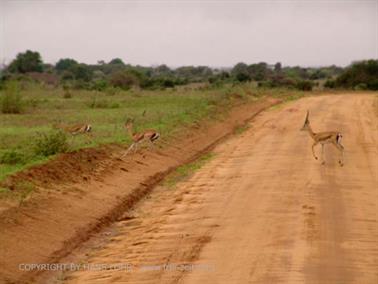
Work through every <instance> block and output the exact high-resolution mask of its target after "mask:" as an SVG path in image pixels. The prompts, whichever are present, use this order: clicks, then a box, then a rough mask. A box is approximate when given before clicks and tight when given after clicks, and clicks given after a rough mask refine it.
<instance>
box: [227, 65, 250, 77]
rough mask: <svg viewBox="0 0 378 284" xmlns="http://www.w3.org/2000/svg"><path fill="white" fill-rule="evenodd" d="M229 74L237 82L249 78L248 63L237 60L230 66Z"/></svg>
mask: <svg viewBox="0 0 378 284" xmlns="http://www.w3.org/2000/svg"><path fill="white" fill-rule="evenodd" d="M231 74H232V75H233V76H234V77H235V78H236V80H238V81H239V82H244V81H250V80H251V76H250V75H249V72H248V65H247V64H245V63H243V62H239V63H238V64H236V65H235V66H234V68H232V70H231Z"/></svg>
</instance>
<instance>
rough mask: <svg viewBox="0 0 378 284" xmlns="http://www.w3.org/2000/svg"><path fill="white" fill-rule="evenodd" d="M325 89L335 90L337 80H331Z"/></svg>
mask: <svg viewBox="0 0 378 284" xmlns="http://www.w3.org/2000/svg"><path fill="white" fill-rule="evenodd" d="M324 87H325V88H330V89H333V88H335V80H332V79H329V80H327V81H326V82H325V83H324Z"/></svg>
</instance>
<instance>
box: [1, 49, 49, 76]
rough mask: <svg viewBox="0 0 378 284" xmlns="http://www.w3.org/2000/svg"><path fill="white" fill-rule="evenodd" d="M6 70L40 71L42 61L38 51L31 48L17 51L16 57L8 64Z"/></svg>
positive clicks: (17, 71) (18, 71)
mask: <svg viewBox="0 0 378 284" xmlns="http://www.w3.org/2000/svg"><path fill="white" fill-rule="evenodd" d="M8 71H9V72H11V73H27V72H42V71H43V62H42V58H41V55H40V54H39V52H37V51H31V50H27V51H26V52H24V53H19V54H17V57H16V59H14V60H13V61H12V62H11V64H10V65H9V66H8Z"/></svg>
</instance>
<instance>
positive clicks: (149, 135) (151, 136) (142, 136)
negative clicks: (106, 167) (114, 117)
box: [121, 119, 160, 157]
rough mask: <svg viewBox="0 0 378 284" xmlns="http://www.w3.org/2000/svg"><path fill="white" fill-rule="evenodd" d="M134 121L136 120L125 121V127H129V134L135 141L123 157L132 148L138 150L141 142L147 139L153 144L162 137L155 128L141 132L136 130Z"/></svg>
mask: <svg viewBox="0 0 378 284" xmlns="http://www.w3.org/2000/svg"><path fill="white" fill-rule="evenodd" d="M133 122H134V120H131V119H127V121H126V123H125V128H126V129H127V131H128V133H129V135H130V136H131V138H132V140H133V143H132V144H131V145H130V147H129V148H128V149H127V151H126V152H125V153H124V154H123V155H122V156H121V157H123V156H125V155H127V154H128V153H129V151H131V150H132V149H134V152H136V150H137V147H138V144H139V143H141V142H143V141H146V140H147V141H149V142H150V143H151V144H153V142H155V141H156V140H157V139H159V137H160V133H159V132H157V131H156V130H154V129H148V130H144V131H143V132H139V133H138V132H134V130H133Z"/></svg>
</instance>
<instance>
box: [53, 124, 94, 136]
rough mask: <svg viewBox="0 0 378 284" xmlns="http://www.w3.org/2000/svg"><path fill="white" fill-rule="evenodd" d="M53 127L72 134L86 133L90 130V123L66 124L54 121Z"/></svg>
mask: <svg viewBox="0 0 378 284" xmlns="http://www.w3.org/2000/svg"><path fill="white" fill-rule="evenodd" d="M53 127H54V128H57V129H61V130H63V131H64V132H67V133H69V134H71V135H73V136H75V135H77V134H82V133H88V132H91V131H92V126H91V125H90V124H84V123H77V124H73V125H66V124H62V123H56V124H54V125H53Z"/></svg>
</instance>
